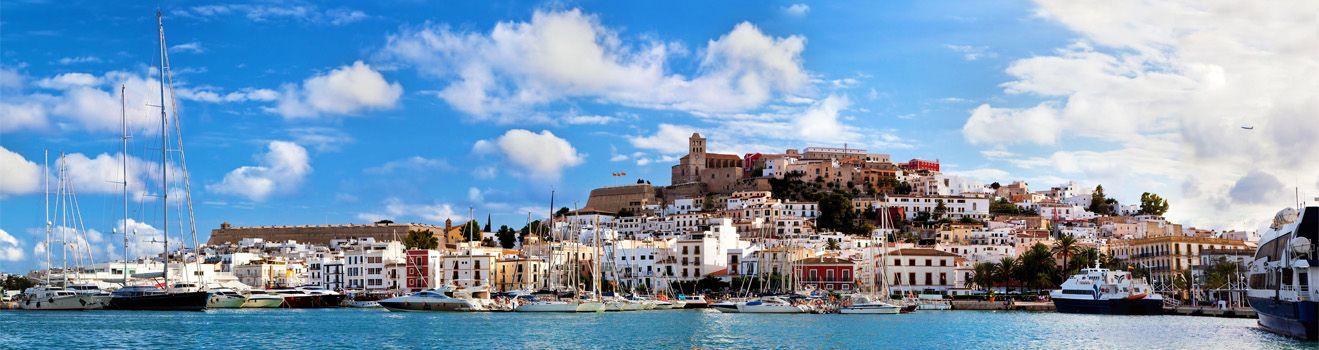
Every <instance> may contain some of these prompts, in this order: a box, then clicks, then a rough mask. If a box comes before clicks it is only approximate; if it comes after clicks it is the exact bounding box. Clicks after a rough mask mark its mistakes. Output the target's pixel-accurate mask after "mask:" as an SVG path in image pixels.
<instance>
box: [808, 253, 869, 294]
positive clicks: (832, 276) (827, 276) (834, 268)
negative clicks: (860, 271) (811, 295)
mask: <svg viewBox="0 0 1319 350" xmlns="http://www.w3.org/2000/svg"><path fill="white" fill-rule="evenodd" d="M795 265H796V267H795V268H794V273H795V277H796V278H797V280H798V281H801V285H802V286H814V287H815V288H816V289H821V290H829V291H844V292H846V291H851V290H852V289H853V286H855V284H856V279H855V273H856V264H855V263H853V262H852V260H848V259H840V258H833V257H819V258H806V259H801V260H797V262H796V264H795Z"/></svg>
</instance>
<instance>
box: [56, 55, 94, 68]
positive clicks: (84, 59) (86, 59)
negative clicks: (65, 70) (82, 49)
mask: <svg viewBox="0 0 1319 350" xmlns="http://www.w3.org/2000/svg"><path fill="white" fill-rule="evenodd" d="M55 62H56V63H59V64H61V65H65V66H68V65H74V64H82V63H100V62H101V59H100V58H97V57H96V56H74V57H64V58H60V59H59V60H58V61H55Z"/></svg>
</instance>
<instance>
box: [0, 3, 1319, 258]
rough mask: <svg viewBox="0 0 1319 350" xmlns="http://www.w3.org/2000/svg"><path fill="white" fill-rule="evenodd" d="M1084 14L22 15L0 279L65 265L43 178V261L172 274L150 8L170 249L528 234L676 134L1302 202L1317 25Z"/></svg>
mask: <svg viewBox="0 0 1319 350" xmlns="http://www.w3.org/2000/svg"><path fill="white" fill-rule="evenodd" d="M1085 5H1086V4H1085V3H1084V2H1074V1H1040V2H1019V1H998V2H976V3H963V2H945V1H911V2H902V1H885V2H849V1H831V2H820V3H816V2H805V3H798V2H759V1H724V2H689V1H666V2H653V3H650V2H646V3H638V2H596V1H551V2H507V1H490V2H471V3H467V2H463V3H429V2H401V3H390V4H387V5H379V4H374V3H349V4H329V3H303V2H296V1H294V2H250V3H249V2H218V3H203V2H167V3H160V4H141V5H139V4H114V3H107V2H93V1H67V2H47V1H10V2H6V3H5V6H4V8H3V10H2V11H0V42H2V43H3V44H2V45H0V97H3V98H2V99H0V147H2V148H0V271H4V272H23V271H27V270H30V269H33V268H37V267H39V266H42V264H44V263H45V255H46V253H47V252H49V251H53V250H59V247H56V249H46V247H45V244H44V243H43V240H44V237H45V236H46V233H45V232H46V230H45V224H44V223H45V222H46V221H47V220H46V219H45V215H46V214H45V208H46V205H45V204H44V203H45V202H44V201H45V196H43V193H45V190H44V187H43V186H44V184H45V181H43V179H49V180H50V181H51V182H52V185H51V187H52V188H53V190H52V192H57V191H55V190H54V189H58V188H60V187H61V186H59V184H58V182H57V181H55V180H54V179H55V178H56V176H55V175H54V174H53V173H56V172H58V170H59V169H60V168H64V169H66V172H67V174H68V175H67V176H65V178H66V179H67V181H66V182H67V183H68V184H69V185H68V186H67V187H69V188H72V189H73V193H75V194H76V199H77V207H76V209H77V210H76V211H75V210H55V209H53V210H54V212H55V213H56V214H59V213H67V214H73V213H75V212H76V213H78V214H80V215H81V216H80V217H81V221H80V222H81V224H75V223H76V222H79V220H75V219H77V218H78V217H77V216H59V215H57V217H56V218H53V219H51V220H50V222H51V224H52V226H54V228H53V229H52V231H53V232H55V233H56V236H60V234H61V233H63V232H64V231H62V230H66V229H62V228H61V227H83V228H85V232H86V233H85V234H83V235H80V236H76V237H75V238H69V239H68V241H71V242H72V243H71V244H70V245H69V246H70V247H76V248H77V249H79V250H80V251H83V252H89V253H84V254H83V255H91V256H92V259H93V260H96V261H104V260H105V259H109V258H117V257H119V256H121V255H122V254H123V251H122V249H121V248H119V246H120V245H121V244H122V240H123V239H124V237H123V236H122V235H118V234H117V233H116V231H115V228H117V227H129V230H128V231H130V232H134V234H131V235H129V236H130V237H128V238H129V240H130V241H131V243H130V245H131V247H130V249H129V255H130V256H139V255H142V254H148V253H155V252H158V251H159V245H158V244H156V243H153V240H155V239H157V238H158V237H159V236H160V231H161V230H160V229H159V227H161V226H162V225H163V223H162V217H163V214H161V203H160V202H161V200H160V198H161V196H160V194H161V193H162V185H161V181H160V176H159V173H160V168H161V166H160V164H161V143H160V135H159V128H160V124H159V121H160V119H159V116H160V114H159V113H160V111H159V108H158V107H156V106H159V105H160V104H161V103H160V100H159V98H160V97H159V95H158V88H159V82H158V79H159V77H160V75H159V73H158V72H159V71H158V69H157V68H156V65H157V64H158V60H159V46H158V45H159V42H158V41H157V34H158V32H157V27H156V18H155V12H156V9H157V6H158V7H159V9H160V10H161V11H162V13H163V14H164V25H165V36H166V43H167V47H168V49H167V51H168V53H169V55H168V56H169V62H170V65H171V72H172V73H173V74H172V77H173V88H174V96H175V98H174V99H173V100H172V101H167V103H166V106H167V107H170V108H169V109H171V110H172V109H177V110H178V114H177V115H178V117H179V118H180V120H181V123H180V129H181V130H182V140H183V146H184V150H185V151H186V152H184V153H182V154H186V156H187V162H186V167H187V173H188V175H189V176H188V179H189V181H188V183H187V186H186V188H185V186H184V184H183V183H182V182H181V181H170V185H169V188H170V190H168V192H167V193H168V194H169V198H171V200H170V201H171V202H172V204H171V205H170V206H171V208H172V210H174V212H173V213H172V214H170V217H171V223H170V224H169V225H170V227H171V229H170V236H171V238H172V239H174V241H173V242H178V241H179V238H181V237H188V236H190V235H189V234H188V233H187V232H188V230H187V225H186V223H187V221H186V220H180V219H183V218H184V217H182V216H176V215H177V213H179V212H180V210H179V209H186V207H183V206H182V205H184V204H185V203H186V201H181V200H178V199H183V198H186V197H185V196H184V194H190V195H191V202H192V204H193V210H194V212H195V219H196V227H197V231H198V234H199V235H200V237H199V238H198V239H199V240H205V239H206V237H207V236H208V232H209V230H211V229H214V228H218V227H219V225H220V224H221V223H222V222H229V223H232V224H234V225H240V226H247V225H301V224H324V223H367V222H372V221H375V220H379V219H392V220H394V221H399V222H422V223H432V224H442V223H443V221H444V220H445V219H453V220H455V221H458V220H463V219H466V218H470V217H473V216H474V217H476V218H478V219H481V220H484V219H485V218H486V217H490V218H492V219H493V221H494V223H495V226H498V225H501V224H507V225H510V226H517V227H520V226H521V225H522V224H523V223H524V222H525V221H526V220H527V217H528V215H530V216H531V217H532V218H533V219H534V218H536V217H543V216H545V213H546V212H547V211H548V210H549V209H548V208H549V205H550V199H551V198H550V197H551V191H553V193H555V196H554V197H555V201H556V202H555V206H556V207H557V206H569V207H572V206H575V205H580V204H581V203H584V202H585V200H586V197H587V194H588V193H589V191H590V190H591V189H592V188H596V187H600V186H607V185H620V184H628V183H634V182H635V181H637V179H644V180H649V181H651V182H653V183H655V184H667V183H668V182H669V175H668V174H669V167H670V166H671V165H673V164H675V163H676V160H677V158H678V157H680V156H682V154H683V153H684V152H685V149H686V139H687V137H688V136H689V135H690V134H691V133H692V132H700V133H701V134H702V135H705V136H706V137H708V138H709V143H710V147H709V148H710V149H711V150H712V151H714V152H721V153H735V154H743V153H749V152H766V153H769V152H774V153H777V152H782V151H783V150H784V149H788V148H802V147H806V146H835V147H836V146H844V145H846V146H847V147H850V148H864V149H866V150H868V151H871V152H877V153H888V154H891V155H892V156H893V159H895V160H907V159H911V158H922V159H937V160H939V161H941V162H942V164H943V167H944V170H945V172H948V173H951V174H955V175H958V176H962V177H965V178H968V179H971V180H974V181H978V182H983V183H989V182H993V181H998V182H1004V183H1006V182H1011V181H1016V180H1023V181H1027V182H1028V183H1029V184H1030V185H1031V187H1032V188H1033V189H1047V188H1048V187H1050V186H1055V185H1060V184H1062V183H1064V182H1066V181H1069V180H1071V181H1076V182H1077V183H1079V184H1081V186H1084V187H1087V188H1091V187H1093V186H1095V185H1099V184H1102V185H1103V186H1104V188H1105V189H1106V192H1107V193H1108V194H1109V195H1110V196H1113V197H1116V198H1117V199H1118V200H1119V201H1121V202H1123V203H1135V202H1136V201H1137V200H1138V199H1139V197H1140V194H1141V193H1143V192H1153V193H1158V194H1160V195H1162V196H1163V197H1165V198H1167V199H1168V200H1169V201H1170V203H1171V210H1170V211H1169V212H1168V214H1167V217H1168V218H1169V219H1170V220H1173V221H1176V222H1180V223H1184V224H1188V225H1191V226H1197V227H1203V228H1221V229H1229V228H1234V229H1255V228H1258V227H1260V225H1261V224H1262V223H1264V222H1266V221H1268V220H1270V219H1271V218H1272V215H1273V213H1274V212H1276V211H1277V210H1279V209H1282V208H1284V207H1288V206H1292V205H1294V203H1295V200H1296V197H1297V193H1299V194H1300V195H1301V196H1302V198H1311V199H1312V198H1313V197H1315V196H1319V157H1315V156H1314V155H1315V154H1319V143H1316V142H1314V141H1315V139H1316V138H1317V137H1319V114H1316V113H1317V112H1316V111H1319V79H1314V78H1313V77H1316V76H1319V31H1316V30H1314V28H1316V27H1319V23H1316V22H1317V21H1319V17H1315V16H1314V14H1315V13H1319V4H1316V3H1313V2H1291V3H1254V2H1246V3H1220V2H1216V1H1210V2H1202V1H1185V2H1178V1H1174V2H1145V1H1112V2H1105V5H1104V6H1103V7H1087V6H1085ZM121 86H122V87H123V89H124V91H125V94H124V96H123V98H124V100H125V101H126V102H125V103H126V107H125V114H126V118H125V120H126V124H127V128H128V129H129V131H130V134H131V136H130V139H129V140H130V142H129V145H128V152H127V153H128V163H129V167H128V173H129V174H128V181H127V182H128V189H129V192H130V194H129V197H130V198H129V203H130V204H129V205H128V207H129V216H130V219H129V220H128V221H127V222H123V221H122V217H123V210H124V205H123V204H122V203H123V198H122V196H121V195H120V192H121V186H122V185H120V184H118V183H115V182H116V181H122V175H121V171H122V170H121V166H120V163H121V160H122V159H123V153H122V152H121V151H120V140H121V139H120V126H121V124H120V121H121V119H120V96H119V90H120V87H121ZM1245 127H1251V129H1247V128H1245ZM170 128H171V129H172V128H174V126H173V125H171V126H170ZM176 148H177V147H174V146H171V148H170V149H171V150H174V149H176ZM45 152H49V156H47V155H45V154H46V153H45ZM61 154H64V155H65V156H64V158H62V159H64V161H63V162H59V161H58V160H59V159H61V158H60V155H61ZM169 154H170V155H171V159H172V160H171V161H169V162H168V164H169V165H168V167H169V169H171V173H172V174H176V175H177V174H181V173H182V171H181V170H182V167H181V164H180V163H179V162H178V159H179V155H180V153H179V152H170V153H169ZM47 158H48V159H49V161H47V160H46V159H47ZM47 162H49V164H50V165H49V168H48V169H50V172H49V173H50V174H47V172H43V169H47V166H46V165H45V164H47ZM56 164H64V165H63V166H62V167H60V166H57V165H56ZM621 172H625V173H626V176H621V177H616V176H612V174H614V173H621ZM176 175H171V176H175V179H177V178H178V177H177V176H176ZM55 197H56V200H54V201H53V203H55V204H52V206H58V205H59V204H60V203H64V202H61V201H59V200H58V197H59V196H55ZM68 203H73V202H68ZM70 207H71V206H70ZM180 224H183V225H180ZM180 232H183V234H182V235H180V234H179V233H180ZM186 242H189V241H188V240H185V243H186ZM53 259H55V261H56V262H55V263H56V264H59V263H60V262H59V259H60V256H59V254H58V252H56V253H55V254H54V258H53Z"/></svg>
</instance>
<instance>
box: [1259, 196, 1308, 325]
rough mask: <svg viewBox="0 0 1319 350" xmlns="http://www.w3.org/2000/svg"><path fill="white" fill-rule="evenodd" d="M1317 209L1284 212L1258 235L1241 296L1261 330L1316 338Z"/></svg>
mask: <svg viewBox="0 0 1319 350" xmlns="http://www.w3.org/2000/svg"><path fill="white" fill-rule="evenodd" d="M1317 240H1319V207H1315V206H1311V207H1305V208H1304V209H1303V212H1297V211H1296V210H1295V209H1290V208H1288V209H1285V210H1282V211H1280V212H1278V214H1277V215H1275V216H1274V217H1273V224H1272V225H1270V226H1269V229H1268V230H1265V231H1264V233H1263V234H1261V237H1260V244H1259V248H1257V249H1256V251H1255V258H1254V260H1252V261H1251V262H1250V267H1249V271H1250V278H1249V279H1248V281H1249V287H1248V288H1247V290H1246V298H1247V299H1249V300H1250V307H1252V308H1254V309H1255V313H1256V314H1258V315H1259V325H1260V327H1261V328H1263V329H1265V330H1267V331H1269V332H1273V333H1277V334H1281V335H1286V336H1290V337H1295V338H1301V339H1307V340H1316V339H1319V331H1317V330H1316V328H1317V327H1319V326H1316V322H1317V321H1316V320H1319V303H1316V300H1319V293H1316V291H1315V290H1314V289H1313V288H1312V287H1311V286H1313V285H1314V284H1315V283H1319V277H1316V275H1319V259H1316V256H1315V242H1316V241H1317Z"/></svg>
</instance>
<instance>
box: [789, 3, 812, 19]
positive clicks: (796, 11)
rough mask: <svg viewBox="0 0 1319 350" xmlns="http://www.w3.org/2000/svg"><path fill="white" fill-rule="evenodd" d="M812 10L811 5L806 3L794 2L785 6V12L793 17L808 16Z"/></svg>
mask: <svg viewBox="0 0 1319 350" xmlns="http://www.w3.org/2000/svg"><path fill="white" fill-rule="evenodd" d="M810 12H811V6H810V5H806V4H792V5H788V6H784V7H783V13H784V14H787V15H789V16H793V17H802V16H806V14H807V13H810Z"/></svg>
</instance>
